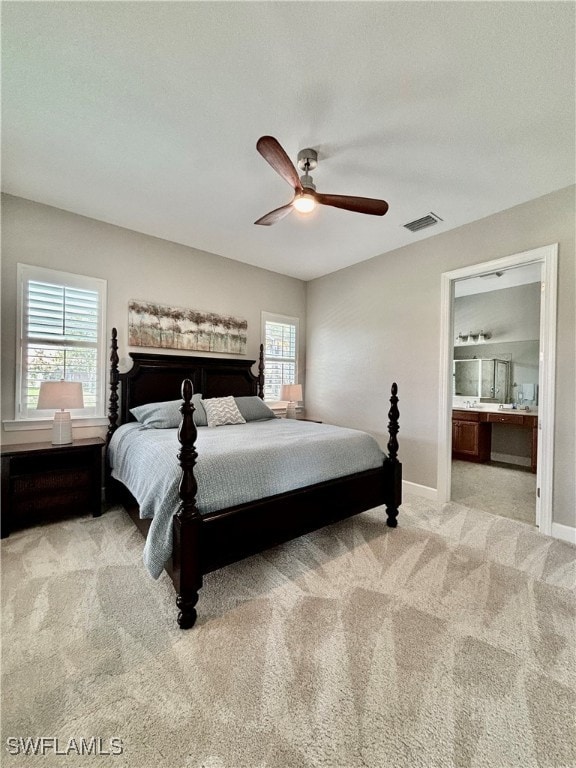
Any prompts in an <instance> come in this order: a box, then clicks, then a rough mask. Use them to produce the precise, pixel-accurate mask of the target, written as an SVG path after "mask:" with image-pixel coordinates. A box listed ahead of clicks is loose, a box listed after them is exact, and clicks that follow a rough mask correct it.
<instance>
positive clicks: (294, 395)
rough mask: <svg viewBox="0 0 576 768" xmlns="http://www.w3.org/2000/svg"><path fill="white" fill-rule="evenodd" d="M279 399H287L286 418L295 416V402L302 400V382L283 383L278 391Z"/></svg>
mask: <svg viewBox="0 0 576 768" xmlns="http://www.w3.org/2000/svg"><path fill="white" fill-rule="evenodd" d="M280 399H281V400H287V401H288V405H287V406H286V418H287V419H295V418H296V403H297V402H299V401H300V400H302V384H284V385H283V386H282V391H281V393H280Z"/></svg>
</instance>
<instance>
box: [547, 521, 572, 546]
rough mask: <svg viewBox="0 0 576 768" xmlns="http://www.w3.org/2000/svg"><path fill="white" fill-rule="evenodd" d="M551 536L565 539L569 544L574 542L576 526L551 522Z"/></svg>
mask: <svg viewBox="0 0 576 768" xmlns="http://www.w3.org/2000/svg"><path fill="white" fill-rule="evenodd" d="M552 536H553V538H555V539H561V540H562V541H567V542H568V543H569V544H576V528H573V527H572V526H571V525H562V523H552Z"/></svg>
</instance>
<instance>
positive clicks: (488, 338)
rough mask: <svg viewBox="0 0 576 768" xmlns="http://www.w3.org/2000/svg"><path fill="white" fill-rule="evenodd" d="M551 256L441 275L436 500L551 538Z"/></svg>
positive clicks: (552, 251) (536, 254)
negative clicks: (506, 520) (507, 519)
mask: <svg viewBox="0 0 576 768" xmlns="http://www.w3.org/2000/svg"><path fill="white" fill-rule="evenodd" d="M556 271H557V246H556V245H551V246H546V247H544V248H538V249H535V250H533V251H528V252H525V253H521V254H516V255H514V256H509V257H505V258H503V259H497V260H494V261H490V262H485V263H483V264H477V265H474V266H472V267H466V268H463V269H459V270H454V271H452V272H448V273H445V274H444V275H442V319H441V326H442V333H441V340H442V342H441V347H442V349H441V370H440V405H439V453H438V456H439V459H438V498H439V499H440V500H441V501H450V500H454V501H458V502H459V503H462V504H465V505H466V506H476V507H479V508H482V509H486V510H487V511H490V512H494V513H495V514H501V515H504V516H508V517H513V518H515V519H519V520H522V521H523V522H526V523H529V524H532V525H537V526H538V527H539V529H540V531H541V532H542V533H546V534H548V535H550V533H551V528H552V478H553V472H552V463H553V432H554V368H555V366H554V358H555V345H556V338H555V329H556Z"/></svg>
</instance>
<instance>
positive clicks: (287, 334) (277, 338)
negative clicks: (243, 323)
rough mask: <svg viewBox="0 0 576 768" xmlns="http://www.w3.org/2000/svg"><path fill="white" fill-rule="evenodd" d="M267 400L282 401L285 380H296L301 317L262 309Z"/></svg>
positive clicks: (287, 381) (286, 381) (287, 382)
mask: <svg viewBox="0 0 576 768" xmlns="http://www.w3.org/2000/svg"><path fill="white" fill-rule="evenodd" d="M262 335H263V343H264V400H268V401H276V402H277V401H279V400H280V389H281V387H282V385H283V384H296V382H297V375H298V318H296V317H285V316H283V315H272V314H269V313H268V312H263V313H262Z"/></svg>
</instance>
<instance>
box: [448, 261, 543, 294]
mask: <svg viewBox="0 0 576 768" xmlns="http://www.w3.org/2000/svg"><path fill="white" fill-rule="evenodd" d="M541 280H542V264H541V263H540V262H535V263H534V264H525V265H523V266H521V267H510V268H508V269H502V270H498V271H496V272H487V273H486V274H485V275H479V276H478V277H465V278H462V279H461V280H456V281H455V283H454V296H456V298H459V297H460V296H472V295H473V294H476V293H490V291H500V290H503V289H504V288H514V287H515V286H518V285H526V284H528V283H539V282H540V281H541Z"/></svg>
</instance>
